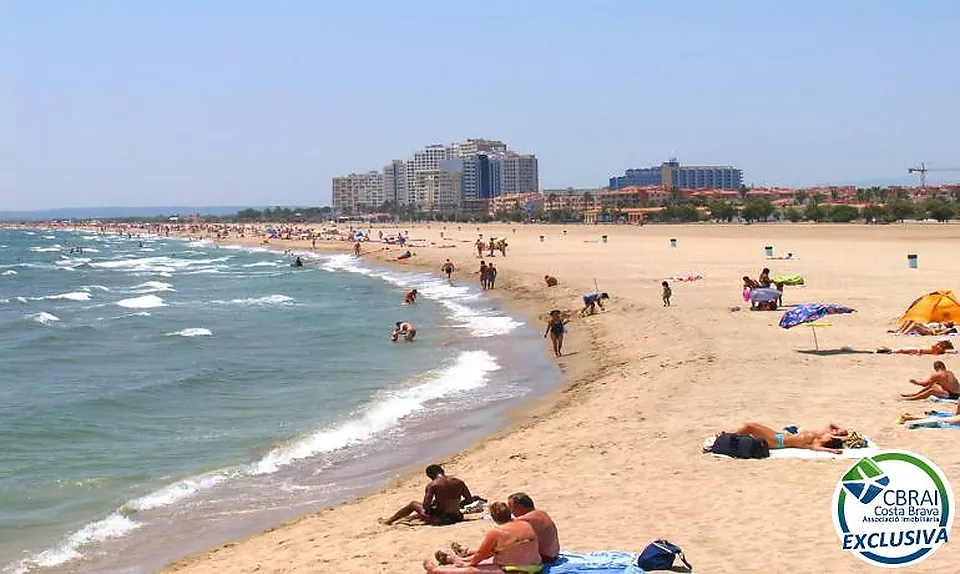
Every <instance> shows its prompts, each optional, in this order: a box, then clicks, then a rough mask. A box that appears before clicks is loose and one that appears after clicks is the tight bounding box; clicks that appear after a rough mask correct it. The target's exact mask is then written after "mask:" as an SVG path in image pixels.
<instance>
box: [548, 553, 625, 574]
mask: <svg viewBox="0 0 960 574" xmlns="http://www.w3.org/2000/svg"><path fill="white" fill-rule="evenodd" d="M638 555H639V554H637V553H636V552H619V551H616V550H604V551H600V552H588V553H580V552H561V553H560V557H559V558H557V561H556V562H553V563H550V564H547V565H546V566H544V568H543V574H643V570H641V569H640V568H639V567H637V565H636V564H637V556H638Z"/></svg>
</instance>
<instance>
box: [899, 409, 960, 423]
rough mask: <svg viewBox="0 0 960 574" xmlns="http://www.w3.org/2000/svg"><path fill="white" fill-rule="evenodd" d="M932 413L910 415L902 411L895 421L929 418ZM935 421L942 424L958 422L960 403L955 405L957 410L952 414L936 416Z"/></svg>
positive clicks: (959, 419) (959, 421) (902, 421)
mask: <svg viewBox="0 0 960 574" xmlns="http://www.w3.org/2000/svg"><path fill="white" fill-rule="evenodd" d="M932 414H934V413H925V414H921V415H912V414H910V413H903V414H902V415H900V419H899V420H898V421H897V422H898V423H900V424H903V423H905V422H907V421H919V420H922V419H926V418H929V417H930V416H931V415H932ZM937 422H940V423H943V424H960V404H958V405H957V410H956V411H955V412H954V415H953V416H950V417H943V418H938V419H937Z"/></svg>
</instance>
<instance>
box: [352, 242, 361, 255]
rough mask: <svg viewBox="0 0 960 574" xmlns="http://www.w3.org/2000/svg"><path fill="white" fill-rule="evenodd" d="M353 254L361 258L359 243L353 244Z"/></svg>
mask: <svg viewBox="0 0 960 574" xmlns="http://www.w3.org/2000/svg"><path fill="white" fill-rule="evenodd" d="M353 254H354V255H355V256H357V257H360V242H359V241H357V242H356V243H354V244H353Z"/></svg>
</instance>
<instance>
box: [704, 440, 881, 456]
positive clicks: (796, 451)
mask: <svg viewBox="0 0 960 574" xmlns="http://www.w3.org/2000/svg"><path fill="white" fill-rule="evenodd" d="M716 438H717V437H716V436H711V437H707V438H706V439H704V441H703V452H704V453H709V454H711V455H713V456H715V457H717V458H733V457H729V456H725V455H722V454H716V453H713V452H710V450H709V449H710V447H711V446H713V441H714V440H715V439H716ZM864 440H866V441H867V444H869V445H871V446H868V447H866V448H847V449H844V450H843V451H842V452H841V453H840V454H833V453H832V452H821V451H817V450H809V449H805V448H777V449H770V457H769V458H806V459H821V460H830V459H841V458H863V457H865V456H873V455H875V454H878V453H879V452H880V448H879V447H877V445H876V444H874V442H873V441H872V440H869V439H867V438H866V437H864Z"/></svg>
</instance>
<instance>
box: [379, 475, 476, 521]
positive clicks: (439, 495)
mask: <svg viewBox="0 0 960 574" xmlns="http://www.w3.org/2000/svg"><path fill="white" fill-rule="evenodd" d="M427 477H429V478H430V484H428V485H427V489H426V492H425V493H424V495H423V502H422V503H420V502H417V501H413V502H410V503H409V504H407V505H406V506H404V507H403V508H401V509H400V510H398V511H397V512H396V513H395V514H394V515H393V516H391V517H390V518H388V519H386V520H381V522H382V523H383V524H386V525H388V526H389V525H391V524H393V523H394V522H396V521H398V520H400V519H401V518H408V517H414V518H419V519H420V520H422V521H424V522H426V523H427V524H432V525H434V526H445V525H448V524H456V523H457V522H460V521H461V520H463V513H462V512H461V511H460V503H461V501H469V500H471V499H473V495H471V494H470V489H469V488H467V485H466V483H465V482H463V481H462V480H460V479H459V478H455V477H453V476H445V475H444V472H443V468H441V467H440V465H439V464H431V465H430V466H428V467H427Z"/></svg>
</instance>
